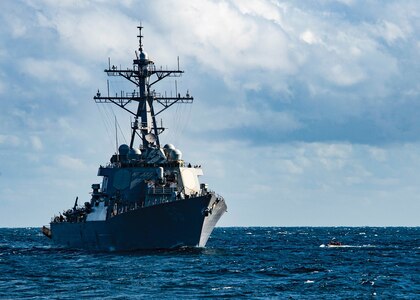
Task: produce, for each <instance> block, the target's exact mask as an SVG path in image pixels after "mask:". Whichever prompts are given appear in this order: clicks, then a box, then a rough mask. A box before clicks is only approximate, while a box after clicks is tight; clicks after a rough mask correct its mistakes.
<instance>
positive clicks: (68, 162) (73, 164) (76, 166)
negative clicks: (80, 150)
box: [56, 154, 86, 171]
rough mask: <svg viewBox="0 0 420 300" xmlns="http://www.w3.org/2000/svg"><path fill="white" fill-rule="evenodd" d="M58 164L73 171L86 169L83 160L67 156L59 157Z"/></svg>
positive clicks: (57, 158)
mask: <svg viewBox="0 0 420 300" xmlns="http://www.w3.org/2000/svg"><path fill="white" fill-rule="evenodd" d="M56 162H57V165H58V166H60V167H63V168H65V169H69V170H73V171H77V170H79V171H80V170H85V169H86V165H85V163H84V162H83V161H82V160H81V159H79V158H75V157H72V156H69V155H66V154H60V155H57V156H56Z"/></svg>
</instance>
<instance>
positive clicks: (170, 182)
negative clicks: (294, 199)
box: [43, 26, 227, 250]
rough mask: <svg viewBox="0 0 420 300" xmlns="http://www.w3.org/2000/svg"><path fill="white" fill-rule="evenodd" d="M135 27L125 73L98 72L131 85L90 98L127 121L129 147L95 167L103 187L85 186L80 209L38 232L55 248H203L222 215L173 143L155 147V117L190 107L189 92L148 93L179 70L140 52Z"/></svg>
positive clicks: (219, 202) (216, 199)
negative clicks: (88, 191)
mask: <svg viewBox="0 0 420 300" xmlns="http://www.w3.org/2000/svg"><path fill="white" fill-rule="evenodd" d="M138 29H139V35H138V39H139V48H138V52H137V51H136V57H135V59H134V60H133V66H132V68H127V69H122V68H118V67H116V66H114V65H112V66H111V63H110V62H109V63H108V68H107V69H105V72H106V73H107V74H108V76H118V77H123V78H125V79H126V80H128V81H129V82H131V83H132V84H133V85H134V90H133V91H131V92H121V93H120V94H116V95H110V94H109V88H108V92H107V94H106V95H102V93H101V92H100V91H99V90H98V92H97V94H96V95H95V96H94V100H95V101H96V102H97V103H104V104H107V103H111V104H114V105H117V106H118V107H120V108H122V109H123V110H125V111H126V112H127V113H129V114H130V115H131V116H132V117H134V121H133V122H132V123H131V139H130V144H129V145H126V144H123V145H120V146H119V148H118V151H117V152H116V153H115V154H114V155H112V157H111V159H110V162H109V163H108V164H107V165H106V166H100V167H99V170H98V176H100V177H102V182H101V183H100V184H92V198H91V200H90V201H89V202H85V203H84V205H82V206H79V205H78V203H77V202H78V199H77V198H76V202H75V204H74V206H73V208H71V209H69V210H67V211H65V212H63V214H60V215H59V216H56V217H55V218H54V219H53V220H52V222H51V223H50V228H47V227H44V228H43V232H44V234H45V235H47V236H48V237H50V238H51V239H52V240H53V241H54V242H56V243H58V244H61V245H64V246H68V247H74V248H85V249H96V250H136V249H156V248H173V247H179V246H199V247H204V246H205V245H206V242H207V240H208V238H209V236H210V234H211V232H212V230H213V228H214V226H215V225H216V223H217V221H218V220H219V219H220V217H221V216H222V214H223V213H224V212H225V211H226V208H227V207H226V204H225V201H224V199H223V197H221V196H220V195H217V194H216V193H215V192H213V191H210V190H209V189H208V186H207V185H206V184H204V183H200V181H199V176H201V175H203V171H202V168H201V166H200V165H191V164H186V163H185V162H184V161H183V160H182V153H181V151H180V150H179V149H176V148H175V147H174V146H173V145H172V144H166V145H164V146H163V147H162V146H161V144H160V139H159V136H160V134H161V133H162V132H163V131H164V130H165V128H163V126H159V125H158V124H157V122H156V116H158V115H159V114H160V113H162V112H163V111H165V110H166V109H168V108H170V107H171V106H172V105H174V104H177V103H192V102H193V97H191V96H190V95H189V93H188V92H187V93H186V95H181V94H178V93H176V94H175V96H174V97H172V96H171V97H167V96H166V95H165V96H162V95H160V94H159V93H157V92H156V91H155V90H154V89H152V88H154V85H155V84H156V83H158V82H160V81H161V80H163V79H165V78H167V77H174V76H181V74H182V73H183V71H181V70H180V69H179V62H178V68H177V69H175V70H167V69H163V68H156V66H155V64H154V62H153V61H152V60H150V59H149V57H148V55H147V54H146V52H144V51H143V44H142V38H143V36H142V27H141V26H139V27H138ZM133 104H134V105H133ZM154 104H158V105H157V107H156V108H155V105H154ZM133 106H134V109H133V108H132V107H133ZM137 141H138V142H139V144H140V146H139V147H136V146H135V145H136V142H137Z"/></svg>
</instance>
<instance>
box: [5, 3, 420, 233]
mask: <svg viewBox="0 0 420 300" xmlns="http://www.w3.org/2000/svg"><path fill="white" fill-rule="evenodd" d="M0 8H1V9H0V227H28V226H42V225H45V224H48V223H49V222H50V218H51V217H52V216H53V215H54V214H58V213H59V212H61V211H63V210H64V209H67V208H70V207H71V206H72V205H73V203H74V199H75V198H76V196H78V197H79V201H80V202H85V201H89V200H90V195H89V192H90V191H91V184H93V183H99V182H100V181H101V179H100V178H99V177H97V176H96V174H97V168H98V167H99V165H105V164H106V163H107V162H108V161H109V158H110V157H111V155H112V154H113V153H114V151H115V132H114V115H115V116H116V117H117V118H118V123H119V126H120V128H121V129H120V130H118V139H119V141H120V142H121V143H122V142H124V141H127V139H128V138H129V135H130V128H129V126H130V125H129V124H130V119H129V116H128V115H127V114H125V113H124V112H120V111H118V108H117V107H110V106H109V105H100V104H95V102H94V101H93V96H94V95H95V94H96V92H97V90H98V89H99V90H101V91H102V92H105V91H106V89H107V87H106V86H107V84H106V80H107V79H108V78H107V77H106V74H105V73H104V72H103V70H104V69H105V68H106V67H107V65H108V57H110V59H111V64H115V65H118V66H120V65H121V66H122V67H131V66H132V60H133V58H134V57H135V53H134V51H135V50H136V49H137V47H138V40H137V37H136V36H137V34H138V31H137V28H136V27H137V26H138V25H139V24H140V22H141V24H142V26H143V27H144V29H143V36H144V38H143V44H144V50H145V51H146V52H147V53H148V55H149V58H150V59H152V60H153V61H154V62H155V64H156V66H158V67H159V66H163V67H168V68H175V67H176V66H177V57H179V60H180V66H181V69H183V70H184V71H185V74H184V75H183V76H182V77H181V78H177V79H176V81H175V79H173V78H172V79H170V80H167V81H166V82H162V83H159V85H157V86H156V89H157V91H159V92H162V93H164V92H167V93H168V94H170V93H174V91H175V84H176V85H177V88H178V91H180V92H182V93H185V92H186V91H187V90H188V91H189V92H190V94H191V95H192V96H194V104H193V105H182V104H180V105H178V106H176V107H173V108H172V109H170V110H168V111H167V112H164V113H162V114H161V116H162V119H163V122H164V126H165V127H168V129H167V130H166V131H165V133H164V134H162V136H161V142H162V143H172V144H174V145H175V146H176V147H177V148H179V149H181V151H182V153H183V158H184V159H185V160H186V161H188V162H192V163H193V164H200V165H202V167H203V168H204V174H205V175H204V176H203V178H202V181H203V182H206V183H208V184H209V186H210V189H212V190H215V191H216V192H217V193H219V194H221V195H222V196H223V197H224V198H225V200H226V202H227V205H228V213H226V214H225V215H224V216H223V217H222V219H221V220H220V222H219V223H218V226H419V225H420V213H419V212H420V172H419V167H420V118H419V116H420V80H419V78H420V39H419V36H420V2H419V1H417V0H413V1H409V0H407V1H405V0H402V1H401V0H398V1H392V0H390V1H361V0H360V1H358V0H335V1H333V0H318V1H280V0H278V1H277V0H255V1H254V0H220V1H219V0H212V1H210V0H200V1H187V0H157V1H141V0H139V1H134V0H123V1H105V0H92V1H87V0H86V1H81V0H60V1H54V0H2V1H1V2H0ZM111 79H112V80H111V82H110V90H111V92H115V93H117V92H119V91H120V90H121V89H126V90H128V91H131V90H132V89H133V87H132V86H130V85H127V84H126V83H124V82H123V80H121V79H115V78H111Z"/></svg>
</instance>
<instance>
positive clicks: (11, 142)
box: [0, 134, 21, 147]
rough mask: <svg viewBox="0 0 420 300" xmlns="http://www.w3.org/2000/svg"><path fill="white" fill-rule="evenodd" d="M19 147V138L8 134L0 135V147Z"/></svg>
mask: <svg viewBox="0 0 420 300" xmlns="http://www.w3.org/2000/svg"><path fill="white" fill-rule="evenodd" d="M19 145H21V140H20V139H19V137H17V136H15V135H10V134H6V135H5V134H0V146H3V147H17V146H19Z"/></svg>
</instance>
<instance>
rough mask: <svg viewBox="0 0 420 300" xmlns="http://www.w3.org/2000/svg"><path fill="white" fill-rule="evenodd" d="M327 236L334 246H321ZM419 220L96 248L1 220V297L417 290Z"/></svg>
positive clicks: (286, 295)
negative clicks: (187, 244) (134, 248)
mask: <svg viewBox="0 0 420 300" xmlns="http://www.w3.org/2000/svg"><path fill="white" fill-rule="evenodd" d="M332 239H336V240H338V241H340V242H341V243H342V244H343V246H340V247H329V246H328V242H330V241H331V240H332ZM419 295H420V229H419V228H418V227H414V228H406V227H392V228H374V227H337V228H331V227H328V228H322V227H296V228H292V227H249V228H245V227H237V228H216V229H215V231H214V232H213V234H212V236H211V238H210V240H209V242H208V244H207V247H206V248H186V249H178V250H172V251H141V252H129V253H95V252H86V251H80V250H70V249H63V248H60V247H57V246H55V245H53V244H51V242H50V240H48V239H47V238H45V237H44V236H42V234H41V233H40V229H39V228H19V229H13V228H12V229H10V228H2V229H0V299H28V298H30V299H50V298H53V299H79V298H94V299H95V298H105V299H133V298H134V299H144V298H152V299H162V298H164V299H173V298H181V299H195V298H207V297H214V298H251V299H267V298H269V299H419V297H420V296H419Z"/></svg>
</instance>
